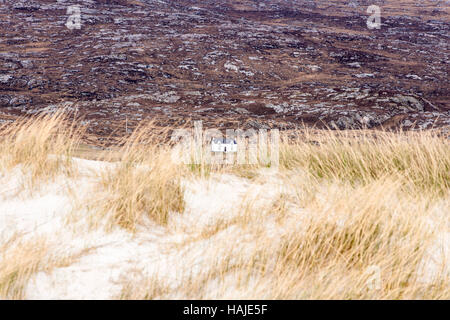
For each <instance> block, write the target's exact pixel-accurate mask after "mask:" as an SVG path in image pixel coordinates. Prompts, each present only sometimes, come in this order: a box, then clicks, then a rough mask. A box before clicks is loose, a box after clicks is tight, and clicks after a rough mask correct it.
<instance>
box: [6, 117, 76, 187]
mask: <svg viewBox="0 0 450 320" xmlns="http://www.w3.org/2000/svg"><path fill="white" fill-rule="evenodd" d="M81 134H82V131H81V128H80V127H77V126H76V125H75V122H74V121H72V122H70V121H69V120H68V119H67V117H66V115H65V114H64V113H62V112H58V113H56V114H53V115H45V114H43V115H40V116H38V117H37V118H23V119H19V120H17V121H15V122H14V123H12V124H4V125H2V126H0V139H1V140H0V172H1V173H5V172H8V171H9V170H10V169H12V168H14V167H16V166H21V169H22V171H23V172H24V173H27V174H30V183H31V185H33V186H35V185H38V182H40V181H41V180H42V179H43V180H48V179H51V178H54V177H55V176H56V175H57V174H59V173H61V172H64V173H67V174H70V173H71V172H72V171H71V170H72V166H71V157H72V152H73V150H74V149H75V148H76V146H77V145H78V143H79V139H80V137H81Z"/></svg>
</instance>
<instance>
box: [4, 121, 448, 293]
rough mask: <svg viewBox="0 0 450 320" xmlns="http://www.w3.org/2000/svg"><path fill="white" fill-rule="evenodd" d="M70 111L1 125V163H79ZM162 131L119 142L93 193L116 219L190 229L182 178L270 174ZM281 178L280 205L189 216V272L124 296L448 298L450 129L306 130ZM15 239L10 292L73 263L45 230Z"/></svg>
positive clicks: (131, 287)
mask: <svg viewBox="0 0 450 320" xmlns="http://www.w3.org/2000/svg"><path fill="white" fill-rule="evenodd" d="M64 123H67V122H66V121H65V120H64V118H63V117H62V116H61V115H56V116H54V117H45V116H42V117H40V118H38V119H36V120H34V121H31V120H24V121H22V122H18V123H17V124H14V125H13V126H10V127H2V131H1V132H2V136H3V139H2V142H1V143H0V152H1V155H0V157H1V158H0V166H1V168H2V170H3V172H6V171H7V170H9V169H11V168H13V167H15V166H17V165H22V166H23V168H24V170H30V171H31V172H32V176H33V177H34V179H35V181H40V180H39V178H41V177H53V176H55V174H56V173H59V172H64V171H70V170H71V168H72V165H71V161H70V160H71V156H72V150H73V147H74V146H75V145H76V144H77V142H78V141H79V138H80V136H79V135H78V133H77V131H76V130H75V127H74V126H72V127H71V126H69V130H68V131H67V126H66V125H64ZM63 128H66V129H64V130H63ZM151 129H152V128H150V127H145V126H144V127H141V128H139V129H138V130H136V131H135V132H134V133H133V134H132V135H131V137H127V139H126V140H125V141H123V143H121V144H120V145H119V146H117V147H116V148H115V149H114V151H111V152H110V153H109V162H110V165H108V166H106V168H105V169H104V170H100V171H99V172H97V176H96V177H95V178H96V179H97V182H96V189H95V190H94V192H93V193H92V195H91V197H92V199H83V200H85V201H86V202H87V208H88V211H89V213H90V214H91V215H92V216H93V217H94V218H95V219H98V220H101V221H107V225H108V226H110V227H113V226H120V227H122V228H125V229H126V230H129V231H131V232H135V233H137V232H138V228H137V227H138V226H139V224H140V223H141V222H142V221H143V220H145V219H149V220H151V221H153V222H155V223H156V224H158V225H160V226H163V227H164V228H165V230H167V232H173V233H176V232H182V231H183V230H184V229H183V228H181V229H177V226H176V225H175V222H173V221H172V220H171V219H170V216H171V215H175V214H178V213H183V212H184V209H185V205H186V203H185V197H184V189H183V184H182V180H183V179H186V180H191V179H199V178H200V179H203V178H208V177H209V176H210V174H211V173H214V174H221V173H232V174H235V175H238V176H240V177H245V178H242V179H243V180H245V181H250V183H253V184H254V185H256V184H258V183H260V179H261V180H264V178H265V176H264V175H265V173H264V172H265V171H264V170H265V166H263V165H253V166H239V165H230V166H223V165H222V166H212V165H209V164H206V163H201V164H199V165H196V166H189V165H183V164H176V163H174V162H173V161H172V156H173V154H172V149H171V147H170V146H168V145H165V144H161V143H160V142H158V141H160V140H158V139H157V138H158V137H155V134H154V133H152V132H153V131H152V130H151ZM55 155H57V156H56V157H55ZM102 157H105V155H104V154H103V155H102ZM106 160H108V157H107V156H106ZM246 178H250V179H251V180H248V179H246ZM274 179H278V180H279V181H280V182H281V184H282V185H283V186H284V187H285V188H284V191H283V192H280V193H278V194H277V195H276V196H274V197H273V199H272V201H271V202H270V204H267V203H262V202H261V201H260V199H259V198H258V197H256V198H255V197H254V198H252V197H243V198H242V199H241V200H242V203H240V204H239V205H238V206H237V208H236V212H234V213H233V214H232V215H231V216H228V218H226V217H222V216H219V217H217V219H216V220H215V221H214V222H213V223H212V224H208V225H201V224H199V225H192V226H191V227H189V226H188V227H186V226H184V228H190V230H187V231H189V232H185V233H184V234H183V237H182V239H183V241H182V242H181V243H177V244H176V245H173V246H172V247H171V248H169V249H168V250H169V251H170V250H172V251H173V255H174V256H176V257H177V258H178V257H179V261H180V262H179V263H180V264H181V265H180V266H177V265H173V266H170V267H173V268H175V269H177V270H178V271H180V270H181V272H178V273H177V274H176V278H175V279H168V278H167V277H166V278H165V277H161V276H158V274H155V275H152V276H151V277H147V276H142V277H140V278H139V279H137V280H136V279H133V280H128V281H125V282H124V286H123V292H122V294H121V295H120V296H119V297H118V298H121V299H161V298H163V299H164V298H168V299H170V298H181V299H227V298H228V299H239V298H240V299H449V298H450V291H449V290H450V289H449V288H450V279H449V272H448V270H449V266H448V265H447V263H448V257H443V258H442V259H441V260H433V261H431V260H432V259H431V260H430V258H429V256H430V254H432V253H433V252H434V251H435V250H438V249H436V246H435V240H436V238H437V237H439V235H441V234H448V232H449V231H450V230H449V224H448V212H450V148H449V142H448V139H447V138H446V137H443V136H439V135H438V134H436V133H434V132H431V131H426V132H400V133H392V132H374V131H359V132H335V131H315V132H312V131H308V130H305V131H302V132H298V138H296V139H284V140H283V141H282V143H281V144H280V166H279V170H278V172H277V173H276V174H275V175H274V176H273V177H272V176H270V177H268V178H267V177H266V182H265V183H269V184H270V183H273V185H275V180H274ZM180 230H181V231H180ZM184 231H186V230H184ZM13 242H14V241H12V242H11V241H9V242H5V243H3V244H2V245H1V244H0V249H1V253H2V259H0V297H5V298H23V296H24V292H23V290H24V286H25V284H26V283H27V281H28V279H29V278H30V276H31V275H32V274H33V273H35V272H38V271H45V270H50V269H52V268H54V267H57V266H58V265H61V261H60V260H58V259H54V258H49V254H48V250H47V249H48V248H47V246H46V245H45V241H44V242H39V241H34V242H33V243H13ZM205 243H209V244H210V245H209V247H205V246H204V244H205ZM41 244H42V245H41ZM202 244H203V245H202ZM447 245H448V244H447ZM191 252H196V255H192V257H191V256H190V255H189V254H190V253H191ZM181 253H182V254H181ZM178 254H179V256H178ZM198 255H201V256H202V259H201V260H196V256H198ZM50 257H51V255H50ZM430 261H431V263H434V264H435V265H434V266H433V267H432V268H431V269H430V266H428V265H427V263H428V262H430ZM66 262H67V261H65V262H64V263H66ZM142 274H144V273H142ZM426 276H429V277H428V279H426V278H427V277H426Z"/></svg>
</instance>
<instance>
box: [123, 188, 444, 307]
mask: <svg viewBox="0 0 450 320" xmlns="http://www.w3.org/2000/svg"><path fill="white" fill-rule="evenodd" d="M306 185H307V184H302V185H301V186H302V187H305V186H306ZM297 186H298V185H297ZM293 187H295V186H293ZM316 187H317V188H318V190H319V189H322V190H321V191H317V194H316V195H317V197H316V198H315V199H314V200H313V201H311V202H302V201H300V202H301V203H302V205H301V212H298V211H295V210H294V211H291V212H289V211H288V210H287V208H286V201H290V200H286V199H284V196H281V198H280V199H276V200H275V201H274V203H273V206H269V207H266V208H260V207H257V206H256V207H255V206H252V205H249V206H247V207H245V208H242V209H241V210H240V212H239V214H238V215H237V216H236V217H235V218H234V219H232V220H228V221H224V220H220V219H219V220H217V223H216V225H214V226H208V228H206V229H204V230H200V231H199V233H198V234H196V235H193V236H192V237H193V241H194V243H192V242H190V241H189V240H186V241H185V245H186V246H188V248H192V249H188V251H189V250H193V251H194V250H195V249H194V248H195V241H205V240H208V239H209V240H210V241H211V242H212V243H214V245H215V246H217V247H215V250H213V251H212V252H211V251H207V250H205V251H204V252H203V256H204V259H205V260H206V261H203V262H201V263H200V266H199V265H197V264H195V267H196V268H199V269H201V271H199V272H198V273H197V274H193V273H192V272H191V271H190V268H189V267H186V270H185V271H184V272H183V273H182V274H181V275H179V276H178V281H177V285H176V286H174V285H173V283H171V282H170V281H169V280H167V279H165V278H158V277H155V276H153V277H151V278H149V279H146V280H140V281H136V282H129V283H126V284H125V286H124V289H123V292H122V295H121V297H120V298H122V299H171V298H180V299H448V298H449V297H450V291H449V288H450V279H449V275H448V273H445V272H442V273H439V272H438V274H435V275H434V279H433V280H431V281H424V280H423V276H424V272H427V271H424V269H423V263H424V261H425V260H426V259H427V252H428V250H430V246H431V245H432V240H433V238H434V237H435V236H436V235H437V234H438V233H439V232H442V231H445V230H446V228H445V227H443V228H430V221H429V219H431V218H434V219H436V220H435V223H436V224H439V223H444V224H445V221H446V219H445V217H442V216H441V217H440V218H439V217H437V218H436V217H435V212H436V210H437V211H440V210H446V209H449V202H448V199H447V202H445V203H435V202H434V200H433V199H432V198H430V197H418V196H417V195H414V194H405V193H404V191H402V190H401V189H400V188H399V184H398V183H396V182H394V181H392V180H389V179H387V180H385V179H383V180H380V181H378V182H376V183H373V184H370V185H366V186H360V187H354V186H352V185H350V184H329V185H327V186H325V187H324V186H323V185H321V186H318V185H316ZM307 213H309V214H307ZM274 220H275V221H276V223H275V224H274ZM230 226H233V227H236V228H238V231H235V232H231V233H230V234H229V236H228V238H227V241H229V242H230V243H227V244H225V243H222V242H221V241H217V240H214V237H216V236H217V235H218V233H219V232H226V229H227V228H229V227H230ZM277 226H278V228H280V230H279V233H278V235H277V236H275V238H274V236H273V235H272V233H273V230H274V228H276V227H277ZM447 231H448V227H447ZM444 267H445V266H443V265H442V266H438V270H443V269H444ZM378 270H379V274H378V273H377V272H378Z"/></svg>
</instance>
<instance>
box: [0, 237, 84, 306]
mask: <svg viewBox="0 0 450 320" xmlns="http://www.w3.org/2000/svg"><path fill="white" fill-rule="evenodd" d="M83 254H85V252H81V253H80V254H77V255H61V254H55V253H54V252H52V250H51V247H50V245H49V244H48V241H47V239H45V238H44V237H34V238H33V237H32V238H29V239H27V240H24V238H23V235H19V234H14V235H13V236H12V237H10V238H9V239H8V240H7V241H4V242H3V243H1V244H0V300H2V299H13V300H18V299H24V298H25V289H26V285H27V283H28V281H29V280H30V278H31V277H32V276H33V275H34V274H36V273H38V272H42V271H43V272H50V271H51V270H53V269H55V268H60V267H65V266H68V265H71V264H72V263H74V262H75V261H76V259H77V258H79V256H81V255H83Z"/></svg>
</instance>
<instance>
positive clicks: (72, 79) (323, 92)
mask: <svg viewBox="0 0 450 320" xmlns="http://www.w3.org/2000/svg"><path fill="white" fill-rule="evenodd" d="M371 4H376V5H379V6H380V8H381V22H382V24H381V27H380V28H379V29H372V30H371V29H369V28H368V27H367V25H366V21H367V18H368V17H369V14H368V13H367V7H368V6H369V5H371ZM73 5H77V6H79V8H80V20H81V26H80V28H79V29H77V28H72V29H69V28H67V27H66V23H67V21H68V19H69V16H71V14H73V11H71V12H69V11H68V8H69V7H70V6H73ZM449 11H450V9H449V1H439V0H438V1H436V0H435V1H432V0H424V1H408V0H403V1H398V0H385V1H381V0H374V1H371V2H370V3H369V2H368V1H363V0H353V1H351V0H350V1H344V0H334V1H325V0H317V1H311V0H310V1H308V0H298V1H290V0H288V1H282V0H265V1H246V0H241V1H235V0H228V1H225V0H223V1H217V0H202V1H199V0H114V1H107V0H103V1H92V0H85V1H71V0H67V1H66V0H58V1H54V0H53V1H50V0H43V1H17V0H14V1H13V0H4V1H2V3H0V30H1V34H2V37H1V38H0V71H1V73H0V119H1V120H0V121H9V120H11V119H14V118H16V117H17V116H20V115H25V114H35V113H36V112H38V111H41V110H49V111H52V110H55V109H59V108H67V110H72V111H77V114H78V115H79V116H82V117H83V118H84V121H85V123H86V124H88V125H89V131H90V132H91V133H93V134H95V135H96V136H98V137H100V136H106V135H110V134H111V132H113V131H117V133H118V134H120V132H123V131H124V130H125V128H123V126H122V125H121V124H122V123H123V121H124V120H125V119H127V121H128V123H129V126H130V127H132V126H134V125H136V124H137V122H139V121H140V120H142V119H146V118H152V119H157V121H158V122H159V123H160V124H162V125H168V124H173V123H176V122H178V123H179V122H180V121H181V122H183V121H185V119H186V118H194V119H203V120H204V121H205V123H206V125H208V124H210V125H212V124H213V123H214V124H216V125H217V124H219V125H220V126H221V127H237V126H240V127H254V128H264V127H278V128H295V127H298V126H301V125H302V124H303V123H305V124H308V125H316V126H318V127H323V126H329V127H332V128H338V129H346V128H361V127H369V128H372V127H375V128H376V127H380V126H384V127H390V128H397V127H403V128H406V129H409V128H431V127H432V126H441V127H442V126H448V125H449V124H450V105H449V103H448V101H449V88H448V70H449V59H448V57H449V52H450V51H449V46H448V44H449V43H450V41H449V36H450V32H449V30H450V19H449V17H450V15H449V13H450V12H449ZM68 12H69V13H68Z"/></svg>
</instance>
